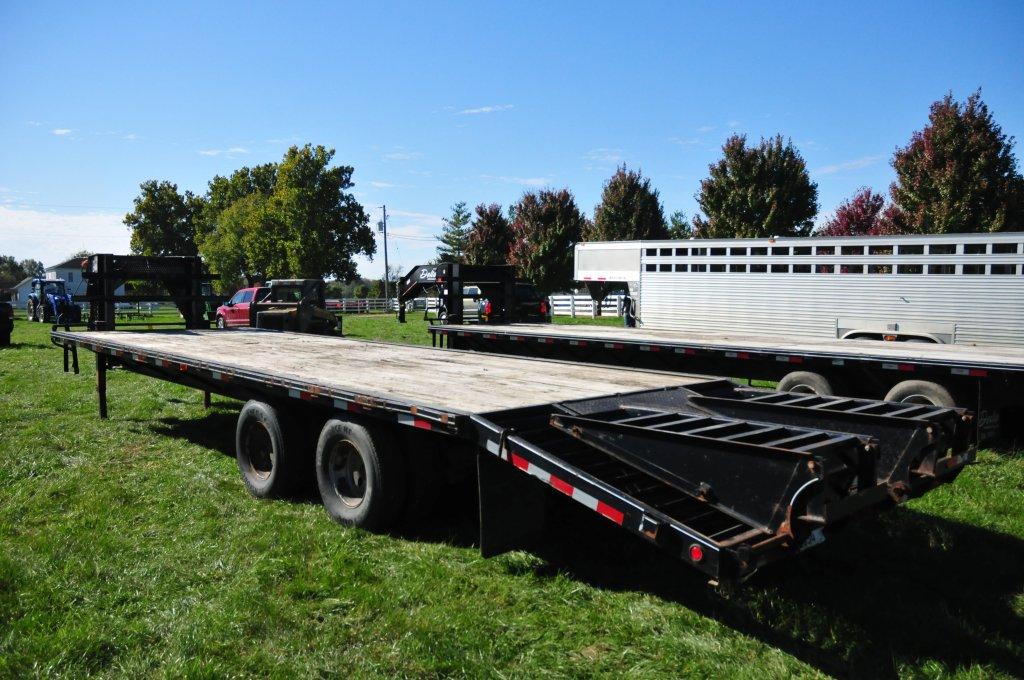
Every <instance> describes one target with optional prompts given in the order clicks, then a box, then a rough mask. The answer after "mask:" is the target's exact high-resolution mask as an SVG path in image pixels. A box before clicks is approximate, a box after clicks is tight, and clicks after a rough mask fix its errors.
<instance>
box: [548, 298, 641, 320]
mask: <svg viewBox="0 0 1024 680" xmlns="http://www.w3.org/2000/svg"><path fill="white" fill-rule="evenodd" d="M623 297H624V296H623V295H622V294H616V295H609V296H608V297H606V298H605V299H604V301H603V302H602V303H601V316H622V298H623ZM594 307H595V305H594V301H593V300H592V299H591V298H590V296H589V295H572V294H556V295H552V296H551V314H552V315H553V316H571V317H577V316H590V317H593V316H595V313H594V312H595V309H594Z"/></svg>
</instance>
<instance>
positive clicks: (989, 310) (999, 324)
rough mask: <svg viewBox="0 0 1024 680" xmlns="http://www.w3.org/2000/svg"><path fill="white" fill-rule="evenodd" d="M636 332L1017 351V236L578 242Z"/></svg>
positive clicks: (1021, 268) (579, 269) (581, 276)
mask: <svg viewBox="0 0 1024 680" xmlns="http://www.w3.org/2000/svg"><path fill="white" fill-rule="evenodd" d="M575 255H576V256H575V278H576V279H577V280H579V281H583V282H585V283H586V284H587V285H588V287H589V288H590V289H591V291H592V292H596V291H602V292H607V290H609V289H611V288H613V287H614V285H615V284H625V285H626V286H628V289H629V292H630V296H631V297H632V298H633V300H634V302H635V304H636V317H637V322H638V325H640V326H642V327H644V328H646V329H651V330H671V331H681V332H686V333H690V334H703V335H722V334H744V335H757V336H760V337H768V338H771V337H776V338H799V339H820V340H837V339H838V340H847V339H862V340H863V339H877V340H894V341H906V342H931V343H945V344H964V345H978V346H992V347H1017V348H1022V347H1024V233H1022V232H1012V233H1009V232H1008V233H998V234H943V235H927V236H923V235H921V236H871V237H845V238H819V237H810V238H764V239H689V240H675V241H625V242H591V243H580V244H579V245H577V246H576V253H575Z"/></svg>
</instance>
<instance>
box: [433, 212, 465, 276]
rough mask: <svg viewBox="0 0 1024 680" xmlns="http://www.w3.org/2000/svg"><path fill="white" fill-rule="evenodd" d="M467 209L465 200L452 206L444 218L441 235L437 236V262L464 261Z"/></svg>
mask: <svg viewBox="0 0 1024 680" xmlns="http://www.w3.org/2000/svg"><path fill="white" fill-rule="evenodd" d="M469 219H470V215H469V211H468V210H466V202H465V201H459V202H458V203H456V204H455V205H453V206H452V214H451V215H449V216H448V217H445V218H444V226H443V227H442V228H441V235H440V236H438V237H437V240H438V246H437V260H436V261H437V262H438V263H441V262H465V261H466V247H467V245H468V243H469Z"/></svg>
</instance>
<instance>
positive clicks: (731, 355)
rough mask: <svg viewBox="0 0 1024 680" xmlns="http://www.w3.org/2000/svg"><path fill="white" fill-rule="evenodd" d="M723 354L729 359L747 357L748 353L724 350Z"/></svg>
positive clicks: (748, 356)
mask: <svg viewBox="0 0 1024 680" xmlns="http://www.w3.org/2000/svg"><path fill="white" fill-rule="evenodd" d="M725 356H727V357H729V358H730V359H749V358H750V355H749V354H747V353H746V352H726V353H725Z"/></svg>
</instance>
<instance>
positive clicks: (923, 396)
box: [885, 380, 956, 408]
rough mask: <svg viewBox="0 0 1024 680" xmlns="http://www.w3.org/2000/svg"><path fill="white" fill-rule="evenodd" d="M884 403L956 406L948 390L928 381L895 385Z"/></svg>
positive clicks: (913, 381) (914, 381) (908, 381)
mask: <svg viewBox="0 0 1024 680" xmlns="http://www.w3.org/2000/svg"><path fill="white" fill-rule="evenodd" d="M885 401H897V402H900V403H903V404H930V405H932V406H942V407H946V408H950V407H953V406H956V400H954V399H953V395H952V394H950V392H949V390H947V389H946V388H945V387H943V386H942V385H940V384H938V383H934V382H931V381H929V380H904V381H903V382H901V383H897V384H896V385H895V386H893V388H892V389H891V390H889V392H888V394H886V395H885Z"/></svg>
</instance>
